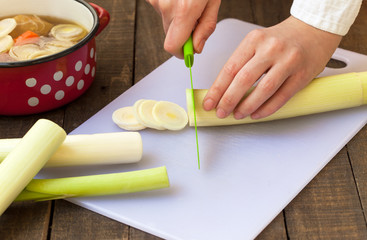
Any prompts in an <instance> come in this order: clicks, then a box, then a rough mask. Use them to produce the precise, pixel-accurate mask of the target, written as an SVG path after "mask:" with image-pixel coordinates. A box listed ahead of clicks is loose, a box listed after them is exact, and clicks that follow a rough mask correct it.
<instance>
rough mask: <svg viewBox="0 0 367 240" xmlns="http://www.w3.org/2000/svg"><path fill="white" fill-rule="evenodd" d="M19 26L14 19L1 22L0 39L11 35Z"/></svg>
mask: <svg viewBox="0 0 367 240" xmlns="http://www.w3.org/2000/svg"><path fill="white" fill-rule="evenodd" d="M16 26H17V22H16V21H15V19H14V18H5V19H3V20H1V21H0V38H2V37H5V36H6V35H8V34H9V33H11V32H12V31H13V30H14V28H15V27H16Z"/></svg>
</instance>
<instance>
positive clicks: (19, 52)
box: [0, 15, 88, 62]
mask: <svg viewBox="0 0 367 240" xmlns="http://www.w3.org/2000/svg"><path fill="white" fill-rule="evenodd" d="M87 33H88V32H87V31H86V30H85V28H83V27H82V26H80V25H78V24H75V23H73V22H70V21H67V20H63V19H58V18H53V17H48V16H37V15H17V16H14V17H7V18H3V19H2V20H0V62H16V61H26V60H32V59H36V58H41V57H45V56H49V55H52V54H55V53H58V52H61V51H63V50H65V49H67V48H70V47H71V46H73V45H75V44H76V43H78V42H79V41H80V40H82V39H83V38H84V37H85V36H86V35H87Z"/></svg>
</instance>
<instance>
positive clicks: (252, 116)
mask: <svg viewBox="0 0 367 240" xmlns="http://www.w3.org/2000/svg"><path fill="white" fill-rule="evenodd" d="M260 117H261V116H260V114H258V113H254V114H252V115H251V118H252V119H259V118H260Z"/></svg>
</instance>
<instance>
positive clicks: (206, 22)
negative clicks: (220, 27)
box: [193, 0, 220, 53]
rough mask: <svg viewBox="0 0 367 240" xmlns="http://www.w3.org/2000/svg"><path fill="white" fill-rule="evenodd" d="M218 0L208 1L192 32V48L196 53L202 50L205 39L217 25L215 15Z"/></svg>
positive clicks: (218, 5)
mask: <svg viewBox="0 0 367 240" xmlns="http://www.w3.org/2000/svg"><path fill="white" fill-rule="evenodd" d="M219 7H220V0H213V1H209V2H208V5H207V6H206V8H205V10H204V12H203V14H202V15H201V17H200V19H199V21H198V24H197V26H196V28H195V30H194V33H193V44H194V50H195V52H197V53H201V52H202V51H203V48H204V45H205V42H206V40H207V39H208V38H209V37H210V35H211V34H212V33H213V32H214V30H215V27H216V25H217V16H218V11H219Z"/></svg>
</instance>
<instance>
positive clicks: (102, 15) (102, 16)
mask: <svg viewBox="0 0 367 240" xmlns="http://www.w3.org/2000/svg"><path fill="white" fill-rule="evenodd" d="M89 4H90V5H91V6H92V7H93V8H94V9H95V10H96V12H97V14H98V18H99V27H98V30H97V33H96V36H98V35H99V34H100V33H101V32H102V31H103V29H105V27H106V26H107V25H108V23H109V22H110V14H109V12H108V11H107V10H106V9H104V8H103V7H100V6H98V5H97V4H94V3H91V2H90V3H89Z"/></svg>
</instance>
